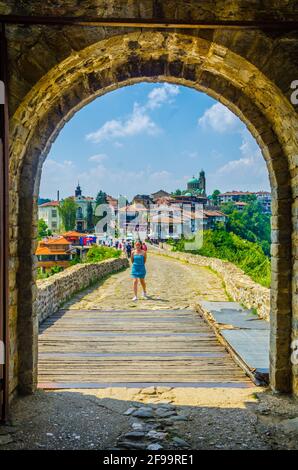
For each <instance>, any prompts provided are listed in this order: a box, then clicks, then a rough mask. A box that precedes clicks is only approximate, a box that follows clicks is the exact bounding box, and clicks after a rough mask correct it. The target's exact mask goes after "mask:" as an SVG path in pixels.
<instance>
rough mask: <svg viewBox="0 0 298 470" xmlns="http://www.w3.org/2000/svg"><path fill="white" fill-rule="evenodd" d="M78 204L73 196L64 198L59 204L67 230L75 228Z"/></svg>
mask: <svg viewBox="0 0 298 470" xmlns="http://www.w3.org/2000/svg"><path fill="white" fill-rule="evenodd" d="M76 212H77V205H76V203H75V201H74V200H73V198H71V197H68V198H67V199H64V200H63V201H62V202H61V203H60V206H59V214H60V215H61V218H62V222H63V226H64V228H65V230H73V229H74V227H75V223H76Z"/></svg>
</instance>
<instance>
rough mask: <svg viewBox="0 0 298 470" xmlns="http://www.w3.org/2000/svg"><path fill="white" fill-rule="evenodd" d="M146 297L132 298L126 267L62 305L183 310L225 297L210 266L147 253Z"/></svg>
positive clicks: (86, 307)
mask: <svg viewBox="0 0 298 470" xmlns="http://www.w3.org/2000/svg"><path fill="white" fill-rule="evenodd" d="M146 282H147V287H148V289H147V291H148V295H149V297H150V299H149V300H143V299H142V295H141V294H142V293H141V290H140V289H139V300H138V301H137V302H133V301H132V297H133V291H132V280H131V278H130V272H129V270H125V271H122V272H119V273H117V274H114V275H113V276H111V277H109V278H108V279H105V280H104V281H100V282H99V283H98V284H97V285H95V286H92V287H90V288H89V289H86V290H84V291H82V292H80V293H78V294H77V295H76V296H74V297H73V298H72V299H71V300H70V301H69V302H67V303H65V304H64V305H63V308H72V309H98V308H99V309H108V310H113V309H115V310H117V309H118V310H119V309H120V310H130V309H134V308H137V309H149V310H160V309H185V308H194V306H195V305H196V303H197V301H198V300H213V301H225V300H228V297H227V294H226V292H225V289H224V286H223V282H222V280H221V278H220V277H219V276H218V275H217V274H216V273H214V272H212V271H211V270H210V269H208V268H205V267H200V266H194V265H190V264H188V263H183V262H181V261H177V260H174V259H171V258H166V257H164V256H159V255H156V254H152V253H149V254H148V261H147V276H146Z"/></svg>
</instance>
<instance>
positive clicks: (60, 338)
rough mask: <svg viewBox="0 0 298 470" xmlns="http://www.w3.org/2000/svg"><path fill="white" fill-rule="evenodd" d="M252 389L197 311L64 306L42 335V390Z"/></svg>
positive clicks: (40, 369) (40, 375)
mask: <svg viewBox="0 0 298 470" xmlns="http://www.w3.org/2000/svg"><path fill="white" fill-rule="evenodd" d="M150 385H171V386H184V387H185V386H192V387H211V386H212V387H231V386H232V387H248V386H250V385H252V382H251V381H250V380H249V379H248V378H247V377H246V376H245V374H244V372H243V371H242V370H241V369H240V368H239V367H238V366H237V365H236V364H235V362H234V361H233V359H232V358H231V356H230V355H229V353H227V351H226V350H225V349H224V347H223V346H222V345H221V344H220V343H219V342H218V340H217V338H216V336H215V334H214V333H213V331H212V330H211V328H210V327H209V325H208V324H207V323H206V322H205V320H204V319H203V318H202V317H201V316H200V315H199V314H198V313H197V312H194V311H191V310H159V311H154V310H138V311H137V310H127V311H115V310H113V311H102V310H75V309H72V310H60V311H59V312H57V313H56V314H54V315H53V316H51V317H50V318H49V319H47V320H46V321H45V322H44V323H43V324H42V325H41V329H40V336H39V387H40V388H100V387H106V386H126V387H127V386H137V387H138V386H150Z"/></svg>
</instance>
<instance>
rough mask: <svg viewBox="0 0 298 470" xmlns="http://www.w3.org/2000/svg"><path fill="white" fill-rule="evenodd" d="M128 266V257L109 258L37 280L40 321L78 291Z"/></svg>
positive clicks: (37, 302)
mask: <svg viewBox="0 0 298 470" xmlns="http://www.w3.org/2000/svg"><path fill="white" fill-rule="evenodd" d="M127 267H128V260H127V259H126V258H116V259H108V260H105V261H101V262H100V263H92V264H91V263H90V264H89V263H88V264H76V265H75V266H72V267H70V268H68V269H66V270H65V271H63V272H61V273H58V274H54V275H53V276H51V277H49V278H48V279H42V280H39V281H37V299H36V304H37V315H38V319H39V322H42V321H43V320H45V319H46V318H47V317H49V316H50V315H52V314H53V313H55V312H56V311H57V310H58V309H59V307H60V306H61V305H62V304H63V303H64V302H66V301H67V300H68V299H70V298H71V296H72V295H73V294H75V293H76V292H78V291H80V290H81V289H84V288H86V287H88V286H89V285H90V284H92V283H93V282H95V281H98V280H99V279H101V278H103V277H104V276H106V275H107V274H111V273H114V272H117V271H119V270H120V269H123V268H127Z"/></svg>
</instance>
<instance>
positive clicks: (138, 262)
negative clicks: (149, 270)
mask: <svg viewBox="0 0 298 470" xmlns="http://www.w3.org/2000/svg"><path fill="white" fill-rule="evenodd" d="M146 260H147V253H146V251H144V250H142V243H141V242H139V241H137V242H136V243H135V249H134V250H133V252H132V253H131V261H132V268H131V277H132V278H133V291H134V294H135V295H134V298H133V299H132V300H134V301H136V300H138V280H139V281H140V283H141V286H142V288H143V297H144V298H145V299H148V296H147V293H146V282H145V276H146V268H145V264H146Z"/></svg>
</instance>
